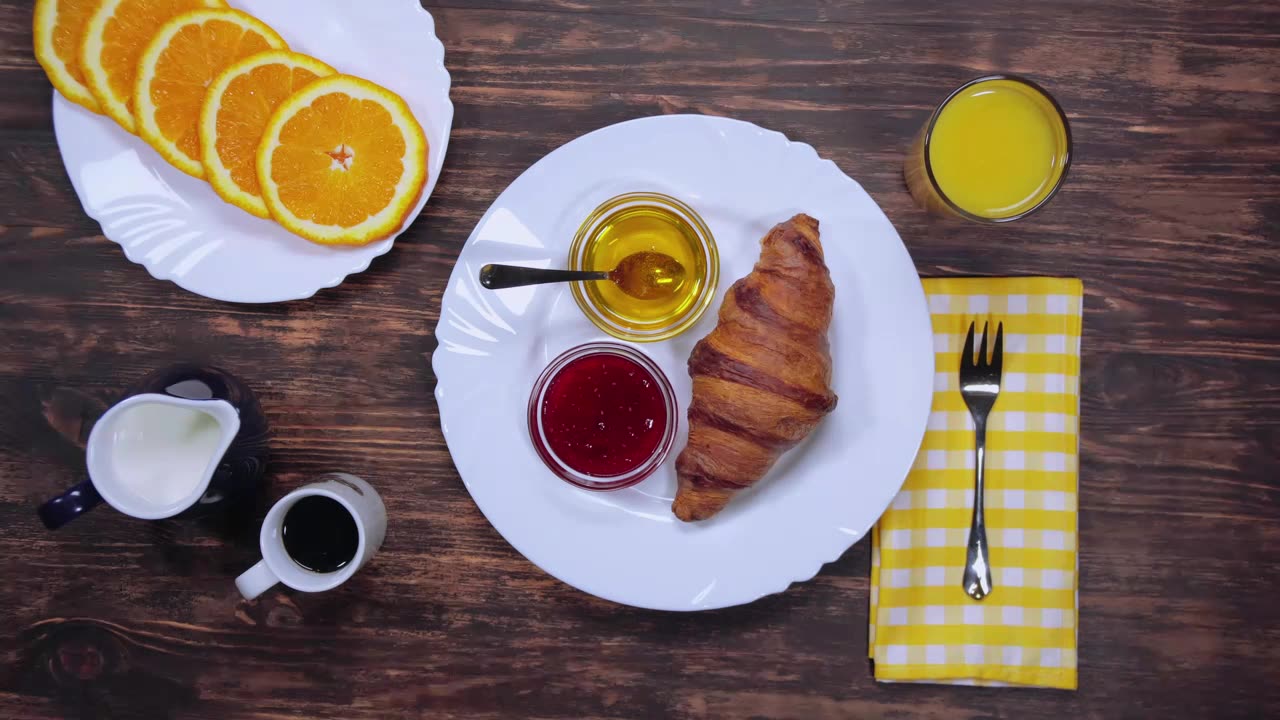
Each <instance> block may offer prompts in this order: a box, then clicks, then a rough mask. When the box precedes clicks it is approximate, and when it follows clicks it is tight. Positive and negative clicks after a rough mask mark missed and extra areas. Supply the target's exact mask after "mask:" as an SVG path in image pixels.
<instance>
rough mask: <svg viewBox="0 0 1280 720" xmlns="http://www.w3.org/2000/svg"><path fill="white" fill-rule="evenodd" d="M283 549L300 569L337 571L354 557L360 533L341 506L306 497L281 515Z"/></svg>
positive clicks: (327, 499)
mask: <svg viewBox="0 0 1280 720" xmlns="http://www.w3.org/2000/svg"><path fill="white" fill-rule="evenodd" d="M281 535H282V536H283V537H284V549H285V551H286V552H288V553H289V557H291V558H293V561H294V562H296V563H298V564H299V565H301V566H302V567H304V568H306V569H308V570H310V571H312V572H319V573H330V572H334V571H335V570H341V569H342V568H343V567H345V566H346V564H347V563H349V562H351V559H352V558H354V557H355V556H356V548H357V547H358V546H359V544H360V531H359V530H358V529H356V520H355V518H353V517H351V513H349V512H347V508H346V507H344V506H343V505H342V503H340V502H338V501H337V500H334V499H333V498H330V497H325V496H324V495H308V496H307V497H304V498H302V499H301V500H299V501H298V502H296V503H294V504H293V507H291V508H289V512H287V513H285V514H284V528H283V530H282V531H281Z"/></svg>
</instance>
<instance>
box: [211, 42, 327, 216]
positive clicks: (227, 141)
mask: <svg viewBox="0 0 1280 720" xmlns="http://www.w3.org/2000/svg"><path fill="white" fill-rule="evenodd" d="M335 72H336V71H335V70H334V69H333V68H331V67H329V66H328V65H325V64H324V63H322V62H320V61H319V60H316V59H315V58H313V57H310V56H307V55H302V54H300V53H295V52H289V51H288V50H268V51H267V52H263V53H258V54H257V55H250V56H249V57H247V58H245V59H243V60H240V61H238V62H236V63H233V64H232V65H231V66H230V67H228V68H227V69H226V70H223V71H222V74H220V75H218V77H217V79H215V80H214V81H213V84H212V85H210V86H209V92H208V94H207V95H205V100H204V107H203V108H202V109H201V111H200V157H201V159H202V160H203V161H204V172H205V179H206V180H208V181H209V184H210V185H212V186H213V189H214V190H215V191H216V192H217V193H218V195H220V196H222V199H223V200H226V201H227V202H229V203H231V204H232V205H235V206H236V207H239V208H242V209H244V210H246V211H248V212H251V213H253V214H254V215H257V216H258V217H262V218H269V217H271V213H270V212H268V211H267V205H266V203H264V202H263V201H262V189H261V187H260V186H259V185H258V157H257V156H258V145H259V144H260V142H261V140H262V131H263V130H265V129H266V128H267V122H268V121H269V120H271V114H272V113H273V112H274V111H275V109H276V108H277V107H279V106H280V103H282V102H284V101H285V100H286V99H287V98H288V97H289V96H290V95H292V94H294V93H295V92H297V91H298V90H301V89H302V88H303V87H305V86H306V85H308V84H309V83H312V82H314V81H316V80H317V79H318V78H322V77H326V76H328V75H333V74H334V73H335Z"/></svg>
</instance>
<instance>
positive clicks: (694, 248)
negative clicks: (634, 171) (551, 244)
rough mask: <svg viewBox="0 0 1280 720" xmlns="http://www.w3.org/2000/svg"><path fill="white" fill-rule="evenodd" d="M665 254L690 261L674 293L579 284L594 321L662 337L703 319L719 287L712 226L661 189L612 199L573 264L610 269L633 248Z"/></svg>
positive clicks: (584, 232) (584, 236)
mask: <svg viewBox="0 0 1280 720" xmlns="http://www.w3.org/2000/svg"><path fill="white" fill-rule="evenodd" d="M642 252H650V253H662V254H663V255H667V256H669V257H670V258H672V259H673V260H675V261H676V262H677V263H679V264H680V265H681V266H682V267H683V268H684V274H683V279H682V280H681V282H680V283H679V285H678V286H677V287H675V288H674V289H673V290H672V291H671V292H670V293H663V294H661V295H660V296H658V297H655V298H648V299H641V298H637V297H634V296H632V295H628V294H627V293H626V292H624V291H623V290H622V288H620V287H619V286H618V285H617V284H615V283H613V282H590V283H578V284H575V286H574V296H575V298H577V299H578V304H579V305H580V306H582V308H583V311H584V312H586V313H587V316H588V317H589V318H591V320H592V321H593V322H595V323H596V325H598V326H600V327H601V328H602V329H604V330H605V331H606V332H608V333H610V334H611V335H613V336H615V337H619V338H622V339H625V340H635V341H639V342H645V341H651V340H661V339H664V338H667V337H671V336H673V335H675V334H677V333H679V332H681V331H682V330H684V329H686V328H687V327H689V326H690V325H692V324H693V322H694V321H696V320H697V318H698V316H700V315H701V314H702V311H703V310H705V309H706V306H707V305H708V304H709V303H710V300H711V296H712V295H714V293H715V282H716V278H717V277H718V276H719V268H718V263H719V259H718V255H717V254H716V250H715V243H714V241H713V240H712V239H711V234H710V232H709V231H708V230H707V229H706V226H705V225H704V224H703V223H702V221H701V219H700V218H698V216H697V214H696V213H694V212H693V210H692V209H690V208H688V207H687V206H685V205H684V204H683V203H680V202H679V201H677V200H675V199H674V198H668V197H666V196H663V195H658V194H641V193H633V194H630V195H623V196H620V197H618V198H614V199H613V200H611V201H609V202H606V203H605V204H604V205H602V206H601V207H600V208H599V209H597V210H596V212H595V213H593V215H592V217H591V218H588V221H587V222H586V223H584V225H583V227H582V229H580V230H579V233H578V237H577V238H576V239H575V241H574V248H573V250H572V251H571V255H570V266H571V267H573V268H574V269H582V270H602V271H606V272H607V271H612V270H614V269H615V268H617V267H618V265H619V263H621V262H622V261H623V259H624V258H627V257H628V256H630V255H633V254H635V253H642Z"/></svg>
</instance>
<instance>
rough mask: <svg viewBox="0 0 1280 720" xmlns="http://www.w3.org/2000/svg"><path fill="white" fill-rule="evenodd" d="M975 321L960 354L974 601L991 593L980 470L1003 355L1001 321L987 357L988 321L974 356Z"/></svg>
mask: <svg viewBox="0 0 1280 720" xmlns="http://www.w3.org/2000/svg"><path fill="white" fill-rule="evenodd" d="M977 325H978V323H976V322H974V323H971V324H970V325H969V336H968V337H966V338H965V340H964V353H963V354H962V355H961V356H960V395H961V397H963V398H964V404H965V405H968V406H969V414H970V415H972V416H973V430H974V435H975V436H976V437H977V442H976V443H975V448H976V451H975V453H976V454H975V458H974V459H975V462H974V489H973V522H972V524H971V525H970V526H969V549H968V554H967V557H966V558H965V563H964V580H963V584H964V591H965V593H967V594H968V595H969V597H971V598H973V599H974V600H981V599H982V598H984V597H986V596H988V595H990V594H991V563H990V562H989V560H988V558H989V555H988V553H987V521H986V519H985V518H984V517H983V506H984V505H985V503H984V502H983V495H984V494H985V488H984V484H983V474H984V473H983V469H984V465H985V464H986V454H987V416H988V415H990V414H991V408H992V406H993V405H995V404H996V397H997V396H998V395H999V394H1000V367H1001V365H1002V364H1003V362H1002V361H1003V358H1004V323H1000V324H999V325H997V326H996V341H995V345H994V348H993V350H992V352H991V359H990V360H988V359H987V338H988V337H989V336H990V333H989V332H988V331H989V330H990V329H991V323H989V322H988V323H983V326H982V344H981V345H980V346H979V347H978V357H977V359H976V360H975V359H974V356H973V333H974V330H975V329H976V328H977Z"/></svg>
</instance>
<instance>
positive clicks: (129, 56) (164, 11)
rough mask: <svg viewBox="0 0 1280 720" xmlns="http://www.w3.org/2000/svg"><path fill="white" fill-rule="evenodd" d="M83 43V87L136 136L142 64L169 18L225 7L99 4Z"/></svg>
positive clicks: (218, 2) (174, 0)
mask: <svg viewBox="0 0 1280 720" xmlns="http://www.w3.org/2000/svg"><path fill="white" fill-rule="evenodd" d="M98 6H99V7H98V9H97V11H96V12H94V13H93V15H91V16H90V17H89V22H88V23H87V24H86V25H85V29H84V40H83V41H82V42H81V43H80V67H81V68H83V69H84V80H85V85H87V86H88V87H89V91H90V92H91V93H93V96H94V97H95V98H96V99H97V100H98V104H99V105H101V109H102V111H103V112H105V113H106V114H107V115H109V116H111V118H112V119H113V120H115V121H116V122H118V123H120V126H121V127H123V128H124V129H125V130H128V131H129V132H135V130H134V127H135V124H134V122H133V85H134V82H133V81H134V76H135V74H136V73H137V70H138V58H139V57H140V56H141V55H142V51H143V49H144V48H146V46H147V42H148V41H150V40H151V36H152V35H154V34H155V32H156V29H157V28H159V27H160V26H161V25H163V24H164V23H165V21H167V20H168V19H169V18H171V17H173V16H174V15H177V14H179V13H183V12H186V11H188V10H194V9H196V8H205V7H208V8H215V7H226V6H227V4H226V3H225V2H223V0H98Z"/></svg>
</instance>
